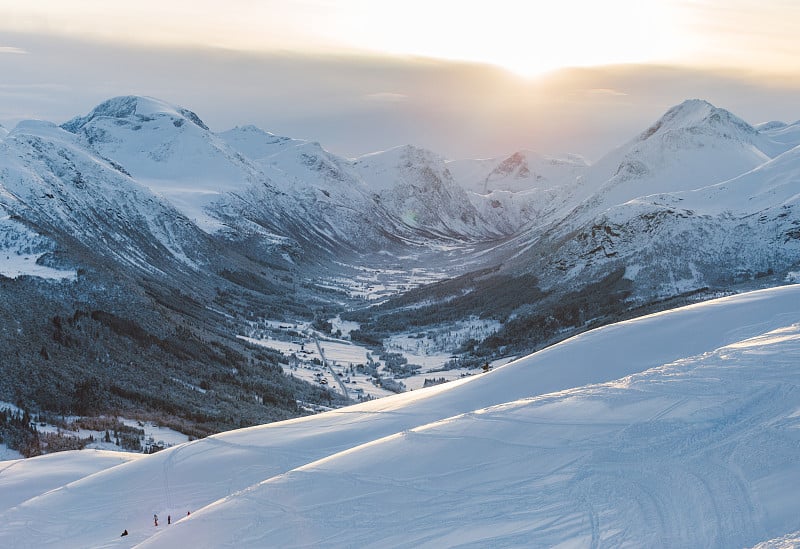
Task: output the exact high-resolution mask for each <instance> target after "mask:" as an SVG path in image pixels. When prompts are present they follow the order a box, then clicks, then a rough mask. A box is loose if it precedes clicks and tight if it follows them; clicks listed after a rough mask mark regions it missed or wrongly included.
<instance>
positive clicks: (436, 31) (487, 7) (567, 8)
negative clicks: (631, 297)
mask: <svg viewBox="0 0 800 549" xmlns="http://www.w3.org/2000/svg"><path fill="white" fill-rule="evenodd" d="M387 5H388V3H384V2H374V3H370V4H368V5H366V6H362V9H361V10H360V11H359V12H358V13H355V12H354V13H352V14H351V17H350V20H349V24H346V25H341V26H338V27H337V28H338V30H339V31H342V30H344V32H343V33H342V34H341V39H342V40H344V41H346V42H347V43H348V44H349V45H352V46H354V47H361V48H367V49H370V50H373V51H378V52H386V53H391V54H402V55H415V56H424V57H434V58H442V59H451V60H460V61H472V62H478V63H489V64H493V65H498V66H501V67H505V68H506V69H508V70H510V71H513V72H515V73H517V74H520V75H523V76H531V75H535V74H539V73H542V72H545V71H549V70H552V69H556V68H559V67H568V66H592V65H607V64H615V63H632V62H645V61H654V60H660V59H664V58H667V57H670V56H671V55H673V54H674V52H675V49H676V45H677V44H676V43H675V40H674V35H675V33H674V32H672V31H673V28H672V27H673V21H674V17H673V16H672V14H671V13H670V9H669V4H667V3H663V2H659V1H657V0H652V1H648V2H641V1H640V0H606V1H604V2H595V1H585V0H559V1H558V2H552V1H551V2H541V1H534V0H527V1H524V0H495V1H493V2H481V3H478V2H463V1H453V0H439V1H430V0H428V1H425V2H423V1H421V0H406V1H405V2H402V3H394V5H393V7H392V8H388V7H387ZM381 6H383V8H381Z"/></svg>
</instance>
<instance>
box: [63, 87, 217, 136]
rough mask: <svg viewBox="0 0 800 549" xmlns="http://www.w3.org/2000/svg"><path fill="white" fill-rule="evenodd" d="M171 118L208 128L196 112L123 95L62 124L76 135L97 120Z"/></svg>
mask: <svg viewBox="0 0 800 549" xmlns="http://www.w3.org/2000/svg"><path fill="white" fill-rule="evenodd" d="M163 115H166V116H170V117H172V118H174V119H178V120H180V119H186V120H188V121H190V122H192V123H193V124H195V125H196V126H199V127H200V128H202V129H204V130H208V126H206V125H205V123H204V122H203V121H202V120H200V117H199V116H197V115H196V114H195V113H194V112H192V111H190V110H189V109H184V108H182V107H178V106H175V105H171V104H169V103H167V102H165V101H161V100H160V99H156V98H154V97H145V96H138V95H123V96H120V97H113V98H111V99H108V100H106V101H103V102H102V103H100V104H99V105H97V106H96V107H95V108H94V109H92V111H91V112H90V113H89V114H87V115H86V116H78V117H75V118H73V119H72V120H70V121H68V122H65V123H64V124H62V126H61V127H62V128H64V129H65V130H67V131H69V132H72V133H76V132H77V131H78V130H80V129H81V128H82V127H83V126H85V125H86V124H88V123H89V122H91V121H92V120H95V119H97V118H120V119H132V118H133V119H135V120H137V121H148V120H151V119H153V118H155V117H157V116H163Z"/></svg>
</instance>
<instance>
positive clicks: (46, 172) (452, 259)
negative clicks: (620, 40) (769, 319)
mask: <svg viewBox="0 0 800 549" xmlns="http://www.w3.org/2000/svg"><path fill="white" fill-rule="evenodd" d="M798 183H800V123H798V122H796V123H794V124H786V123H783V122H770V123H766V124H762V125H760V126H757V127H753V126H751V125H749V124H747V123H746V122H744V121H743V120H741V119H739V118H738V117H736V116H735V115H733V114H731V113H730V112H728V111H725V110H723V109H720V108H717V107H715V106H713V105H711V104H709V103H707V102H705V101H700V100H689V101H686V102H684V103H682V104H680V105H677V106H676V107H673V108H672V109H670V110H669V111H668V112H667V113H666V114H664V116H662V117H661V118H660V119H659V120H657V121H656V122H655V123H654V124H653V125H652V126H650V127H649V128H646V129H645V130H643V131H642V133H641V134H640V135H638V136H636V137H635V138H633V139H632V140H631V141H630V142H628V143H626V144H624V145H623V146H621V147H619V148H617V149H615V150H613V151H611V152H610V153H609V154H608V155H606V156H605V157H603V158H602V159H600V160H599V161H598V162H596V163H594V164H591V165H590V164H589V163H587V162H586V161H585V160H583V159H581V158H580V157H577V156H568V157H566V158H546V157H543V156H541V155H538V154H536V153H534V152H531V151H525V150H520V151H517V152H514V153H512V154H510V155H508V156H506V157H499V158H492V159H481V160H447V159H444V158H443V157H441V156H439V155H437V154H436V153H434V152H431V151H427V150H424V149H420V148H417V147H414V146H411V145H407V146H403V147H398V148H395V149H391V150H388V151H383V152H376V153H373V154H369V155H365V156H362V157H359V158H355V159H348V158H342V157H339V156H337V155H334V154H332V153H330V152H328V151H326V150H325V149H324V148H323V147H322V146H321V145H320V144H319V143H315V142H308V141H302V140H297V139H291V138H288V137H279V136H276V135H273V134H271V133H268V132H265V131H263V130H261V129H258V128H255V127H253V126H244V127H237V128H234V129H232V130H229V131H225V132H220V133H215V132H212V131H211V130H210V129H209V128H208V127H207V126H206V124H205V123H203V121H202V120H201V118H200V117H199V116H197V115H196V114H195V113H193V112H192V111H190V110H188V109H186V108H182V107H179V106H174V105H170V104H167V103H165V102H163V101H159V100H157V99H153V98H147V97H135V96H126V97H117V98H114V99H110V100H108V101H106V102H104V103H102V104H100V105H98V106H97V107H96V108H95V109H93V110H92V111H91V112H90V113H88V114H87V115H86V116H79V117H76V118H74V119H72V120H70V121H68V122H66V123H64V124H62V125H60V126H57V125H55V124H51V123H47V122H38V121H28V122H22V123H20V124H19V125H18V126H17V127H15V128H13V129H12V130H10V131H7V130H5V129H0V291H2V295H3V297H4V299H3V300H2V304H1V305H0V307H2V310H0V313H2V314H5V315H6V316H7V317H9V318H15V323H16V324H15V325H9V326H8V327H6V328H5V329H4V331H3V332H2V333H0V338H1V339H2V344H0V347H2V348H3V349H4V351H0V359H2V360H4V361H5V364H6V366H5V367H4V368H5V371H4V373H5V374H6V376H4V377H5V380H4V381H3V382H0V400H3V399H5V400H8V401H19V402H21V403H27V404H29V405H31V406H37V407H42V408H48V409H53V408H55V409H59V410H61V411H65V412H66V411H69V410H71V409H72V408H73V407H74V405H75V401H76V400H75V399H76V398H77V397H76V396H75V394H74V391H75V387H74V384H75V383H76V382H77V381H80V380H83V381H86V380H87V379H88V380H90V381H91V380H97V381H98V387H99V389H98V391H99V393H100V395H99V398H98V402H100V403H102V404H103V405H102V406H99V407H98V409H103V406H105V407H109V406H116V407H122V408H125V407H134V408H136V409H153V408H154V409H158V410H161V411H163V410H165V409H170V407H172V411H171V412H170V413H172V414H173V415H174V416H175V417H176V418H183V419H186V418H189V417H192V416H193V414H194V415H195V416H196V417H195V419H193V420H190V421H191V422H193V423H195V424H197V423H200V424H205V425H206V427H205V429H206V431H204V432H207V431H213V430H216V429H218V428H219V427H220V426H222V425H228V426H229V425H231V422H233V421H235V420H234V419H233V418H235V417H244V418H245V419H243V420H242V421H247V422H258V421H262V420H264V419H265V418H266V419H270V418H276V417H287V416H289V415H293V414H295V413H297V410H296V409H295V408H294V406H295V404H294V403H295V402H296V400H297V398H295V397H296V396H297V395H298V394H300V393H302V394H303V395H304V398H307V399H309V400H311V401H314V400H315V399H316V401H324V400H325V399H327V398H330V395H329V394H327V393H326V392H325V391H321V390H320V389H319V388H310V387H309V386H307V385H305V384H303V383H302V382H299V381H296V380H288V379H286V378H285V376H283V375H282V373H281V370H280V366H279V365H278V359H277V358H276V357H274V356H268V355H265V354H264V353H263V352H256V351H255V350H253V349H251V348H248V347H247V346H246V345H245V344H243V343H242V342H240V341H237V340H236V339H235V336H236V335H238V334H239V333H241V332H242V326H245V325H246V324H247V322H252V321H254V320H257V319H259V318H267V317H268V318H279V319H280V318H285V319H291V318H305V319H307V320H312V319H315V318H317V319H320V318H321V319H324V318H325V317H326V316H327V317H329V316H332V315H335V314H337V313H342V315H343V317H345V318H351V319H353V320H357V321H358V322H360V324H361V326H360V329H358V330H356V331H355V332H354V337H356V338H358V337H360V338H362V341H366V342H370V343H371V344H374V345H380V343H381V342H382V341H383V339H384V338H386V337H388V336H389V335H391V334H393V333H399V332H404V331H409V330H414V331H416V332H418V333H424V331H425V330H426V329H428V328H432V327H434V328H435V327H439V328H441V327H442V326H446V325H447V324H448V323H452V322H454V321H456V320H459V319H461V320H463V319H470V318H472V319H475V318H477V319H492V320H497V321H500V322H501V323H502V327H501V328H500V329H499V330H498V331H497V332H496V333H493V334H492V335H491V336H489V337H486V338H484V339H483V340H481V341H465V340H464V341H460V342H459V344H458V345H457V346H456V347H454V348H452V349H449V350H448V351H449V352H452V353H455V355H456V356H458V357H460V358H462V359H464V360H467V361H469V360H472V361H473V362H475V361H481V362H482V361H483V360H486V359H488V358H496V357H498V356H507V355H509V354H518V353H521V352H525V351H529V350H531V349H533V348H537V347H540V346H542V345H545V344H547V343H549V342H552V341H555V340H557V339H559V338H563V337H566V335H568V334H569V333H573V332H575V331H580V330H584V329H586V328H588V327H591V326H594V325H597V324H602V323H606V322H610V321H612V320H615V319H618V318H621V317H625V316H626V315H631V314H633V312H634V311H642V310H650V309H651V308H659V307H665V306H667V304H669V303H674V302H675V300H681V299H702V298H706V297H711V296H714V295H718V294H719V293H720V292H723V293H725V292H733V291H739V290H741V289H744V288H750V287H753V286H759V285H762V286H774V285H780V284H783V283H785V282H786V281H789V280H793V279H794V278H795V277H796V275H795V274H794V273H795V272H796V271H797V270H800V267H798V262H799V261H800V210H798V207H797V197H798V196H799V195H798V192H797V189H798V188H800V187H798ZM366 267H369V268H370V269H374V270H376V271H381V270H387V271H388V270H390V271H391V272H392V273H394V275H393V276H396V277H398V278H399V279H402V278H403V277H404V276H406V275H407V274H408V275H409V276H408V283H407V284H402V285H399V286H398V287H400V286H402V287H404V288H406V289H407V290H408V289H410V291H406V292H404V293H403V294H402V295H397V296H395V297H394V298H393V299H389V300H388V301H386V302H385V303H382V304H379V305H377V306H371V307H365V303H364V302H363V301H360V299H359V298H356V297H354V296H353V295H352V294H351V293H349V290H348V287H347V284H346V282H345V283H342V282H341V281H342V280H344V281H347V280H348V277H352V276H354V273H355V272H357V271H358V270H359V269H364V268H366ZM419 269H425V270H427V271H430V272H431V273H433V274H432V275H431V276H432V277H433V278H438V279H440V280H441V281H440V282H438V283H436V284H432V285H429V286H425V287H422V288H414V286H415V283H414V282H413V277H412V276H410V274H409V273H412V271H414V272H416V271H415V270H419ZM332 280H333V281H334V282H331V281H332ZM336 281H338V282H336ZM371 305H374V304H371ZM348 315H349V316H348ZM137 364H138V366H137ZM165 364H166V365H168V366H167V367H166V368H165V366H164V365H165ZM192 368H194V369H195V371H191V370H192ZM25 371H34V372H35V373H36V375H34V376H32V377H31V378H29V379H28V381H29V382H27V383H23V382H22V379H24V375H25V374H23V373H22V372H25ZM190 371H191V373H190ZM226 372H227V373H226ZM231 372H236V373H234V374H231ZM264 372H269V374H268V375H267V374H265V373H264ZM265 376H266V377H265ZM198 378H200V379H205V380H206V381H207V382H208V383H209V384H211V383H212V382H214V383H220V386H219V389H218V393H217V394H218V396H217V398H218V400H219V402H217V403H214V404H210V403H209V401H208V399H207V398H206V397H202V398H201V397H200V396H198V394H196V392H194V391H192V390H191V389H187V388H186V386H184V385H182V384H181V383H179V382H176V381H175V379H178V380H179V381H183V382H185V383H190V384H191V383H194V382H195V381H196V380H197V379H198ZM142 379H144V380H145V381H144V382H142ZM164 386H167V387H169V392H170V393H171V392H175V394H176V395H181V396H179V397H175V398H174V399H173V402H165V401H164V398H163V397H160V396H158V393H159V391H163V390H164V389H163V387H164ZM252 387H256V391H257V392H258V393H259V394H280V395H281V396H280V398H278V399H277V400H276V401H272V400H270V399H266V400H267V404H265V405H263V406H266V409H268V410H269V411H268V412H265V408H264V407H263V406H262V403H260V402H259V403H258V404H259V405H258V406H256V405H255V404H253V403H247V404H243V402H246V401H248V399H242V398H241V394H242V392H247V391H250V390H251V388H252ZM159 399H160V400H159ZM204 399H205V400H204ZM175 402H177V403H178V404H175ZM197 418H199V419H197ZM176 421H177V419H176Z"/></svg>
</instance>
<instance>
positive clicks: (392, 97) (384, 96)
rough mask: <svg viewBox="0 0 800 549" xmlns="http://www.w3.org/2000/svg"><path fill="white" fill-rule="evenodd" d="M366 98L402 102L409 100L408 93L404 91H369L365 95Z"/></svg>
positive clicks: (386, 101) (384, 101)
mask: <svg viewBox="0 0 800 549" xmlns="http://www.w3.org/2000/svg"><path fill="white" fill-rule="evenodd" d="M364 99H366V100H367V101H378V102H381V103H400V102H403V101H408V95H406V94H404V93H394V92H379V93H368V94H366V95H364Z"/></svg>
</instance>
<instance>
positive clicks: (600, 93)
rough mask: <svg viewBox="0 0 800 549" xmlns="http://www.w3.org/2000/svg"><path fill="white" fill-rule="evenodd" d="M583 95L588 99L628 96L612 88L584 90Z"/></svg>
mask: <svg viewBox="0 0 800 549" xmlns="http://www.w3.org/2000/svg"><path fill="white" fill-rule="evenodd" d="M584 95H587V96H589V97H604V96H607V97H618V96H624V95H628V94H627V93H625V92H621V91H619V90H615V89H612V88H592V89H590V90H585V91H584Z"/></svg>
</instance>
